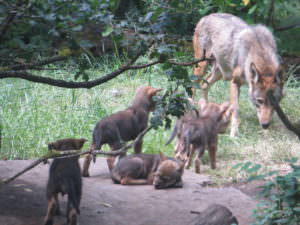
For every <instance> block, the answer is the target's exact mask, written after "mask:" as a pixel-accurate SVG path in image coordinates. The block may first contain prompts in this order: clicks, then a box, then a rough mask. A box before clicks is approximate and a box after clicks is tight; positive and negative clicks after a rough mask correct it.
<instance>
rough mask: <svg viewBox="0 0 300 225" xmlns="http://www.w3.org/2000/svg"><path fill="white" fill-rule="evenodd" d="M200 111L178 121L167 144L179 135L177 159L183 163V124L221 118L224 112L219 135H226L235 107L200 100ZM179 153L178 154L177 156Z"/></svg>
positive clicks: (192, 112)
mask: <svg viewBox="0 0 300 225" xmlns="http://www.w3.org/2000/svg"><path fill="white" fill-rule="evenodd" d="M198 107H199V111H198V112H195V111H187V112H186V113H185V114H184V115H183V116H182V117H181V118H180V119H179V120H177V121H176V124H175V126H174V129H173V131H172V134H171V137H170V139H169V140H168V142H167V143H166V144H167V145H168V144H169V143H171V141H172V140H173V139H174V138H175V136H176V135H177V142H176V145H175V155H176V158H177V159H180V160H182V161H184V160H185V156H184V155H182V154H181V153H179V149H180V148H182V146H180V145H181V144H182V142H180V138H181V136H182V132H183V124H184V123H186V122H188V121H194V120H196V119H198V118H200V116H201V117H203V116H210V117H211V118H215V119H217V118H219V116H220V115H221V114H222V112H223V111H224V110H225V111H224V112H225V113H224V115H223V116H222V118H221V120H220V121H219V127H218V133H225V132H226V128H227V127H228V124H229V122H230V120H229V119H228V118H229V117H230V115H231V113H232V111H233V107H232V106H231V105H230V103H229V102H224V103H223V104H217V103H214V102H207V101H206V100H205V99H200V100H199V102H198ZM177 153H178V154H177Z"/></svg>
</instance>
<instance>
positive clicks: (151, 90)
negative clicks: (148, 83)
mask: <svg viewBox="0 0 300 225" xmlns="http://www.w3.org/2000/svg"><path fill="white" fill-rule="evenodd" d="M161 90H162V89H161V88H152V87H151V88H149V89H148V94H149V95H150V96H154V95H156V94H157V93H158V92H160V91H161Z"/></svg>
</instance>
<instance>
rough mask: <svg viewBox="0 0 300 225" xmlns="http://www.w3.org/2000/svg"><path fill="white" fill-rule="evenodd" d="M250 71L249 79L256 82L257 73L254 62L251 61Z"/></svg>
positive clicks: (257, 79) (257, 78)
mask: <svg viewBox="0 0 300 225" xmlns="http://www.w3.org/2000/svg"><path fill="white" fill-rule="evenodd" d="M250 73H251V81H253V82H254V83H257V82H258V81H259V73H258V71H257V68H256V66H255V65H254V63H251V65H250Z"/></svg>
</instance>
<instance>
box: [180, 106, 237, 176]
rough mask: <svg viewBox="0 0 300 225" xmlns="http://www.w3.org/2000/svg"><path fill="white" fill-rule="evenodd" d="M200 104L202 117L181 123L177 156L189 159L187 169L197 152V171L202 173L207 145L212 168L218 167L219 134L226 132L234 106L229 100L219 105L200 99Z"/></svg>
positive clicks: (185, 159) (184, 159)
mask: <svg viewBox="0 0 300 225" xmlns="http://www.w3.org/2000/svg"><path fill="white" fill-rule="evenodd" d="M199 104H200V108H201V111H200V117H199V118H195V119H190V120H186V121H184V122H183V123H182V124H181V127H180V129H181V131H180V132H179V133H180V135H179V136H177V138H178V145H177V149H175V150H176V156H175V158H177V159H181V160H183V161H187V163H186V168H187V169H188V168H189V167H190V166H191V163H192V159H193V155H194V152H195V151H196V152H197V154H198V155H197V159H196V160H195V172H196V173H200V159H201V157H202V155H203V154H204V150H205V148H206V147H207V148H208V150H209V156H210V162H211V168H212V169H215V168H216V152H217V145H218V134H219V133H224V132H225V130H226V127H227V126H228V124H229V122H230V116H231V114H232V112H233V107H232V106H231V105H230V104H229V103H228V102H225V103H223V104H220V105H218V104H216V103H207V102H206V101H200V103H199Z"/></svg>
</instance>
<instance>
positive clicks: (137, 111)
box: [82, 86, 161, 177]
mask: <svg viewBox="0 0 300 225" xmlns="http://www.w3.org/2000/svg"><path fill="white" fill-rule="evenodd" d="M160 90H161V89H158V88H153V87H149V86H141V87H139V88H138V89H137V90H136V94H135V97H134V100H133V102H132V105H131V106H130V107H128V108H127V109H125V110H123V111H119V112H117V113H114V114H112V115H110V116H108V117H105V118H103V119H102V120H100V121H99V122H98V123H97V124H96V126H95V128H94V131H93V140H92V146H91V149H92V150H95V149H101V146H102V145H103V144H108V145H109V146H110V148H111V150H116V149H119V148H121V147H122V146H123V144H124V142H126V141H130V140H134V139H135V138H136V137H137V136H138V135H139V134H140V133H141V132H142V131H143V130H145V129H146V128H147V126H148V118H149V113H150V112H151V111H153V110H154V108H155V101H154V100H153V96H155V95H156V94H157V93H158V92H159V91H160ZM142 144H143V140H141V141H139V142H137V143H136V144H135V146H134V152H135V153H141V151H142ZM108 159H109V158H108ZM91 160H92V156H91V154H89V155H87V156H86V157H85V160H84V164H83V171H82V176H84V177H88V176H89V171H88V170H89V166H90V162H91ZM109 160H110V159H109ZM108 166H110V164H109V163H108Z"/></svg>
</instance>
